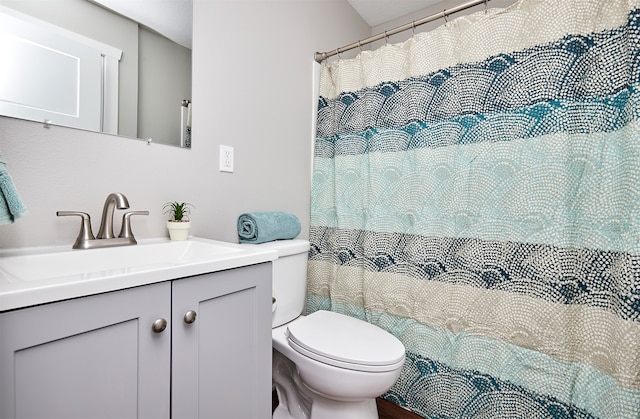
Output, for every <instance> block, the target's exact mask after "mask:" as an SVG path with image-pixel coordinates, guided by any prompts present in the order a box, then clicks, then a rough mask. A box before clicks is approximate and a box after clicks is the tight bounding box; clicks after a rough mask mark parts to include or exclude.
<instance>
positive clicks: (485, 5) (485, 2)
mask: <svg viewBox="0 0 640 419" xmlns="http://www.w3.org/2000/svg"><path fill="white" fill-rule="evenodd" d="M487 3H489V0H484V14H485V15H486V14H487Z"/></svg>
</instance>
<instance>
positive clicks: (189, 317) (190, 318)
mask: <svg viewBox="0 0 640 419" xmlns="http://www.w3.org/2000/svg"><path fill="white" fill-rule="evenodd" d="M195 321H196V312H195V311H193V310H189V311H187V312H186V313H184V322H185V323H186V324H191V323H193V322H195Z"/></svg>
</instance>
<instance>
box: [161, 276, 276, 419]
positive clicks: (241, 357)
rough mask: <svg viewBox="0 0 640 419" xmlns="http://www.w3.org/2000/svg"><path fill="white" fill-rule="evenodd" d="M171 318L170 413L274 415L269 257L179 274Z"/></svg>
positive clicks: (226, 418)
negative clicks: (213, 270) (183, 278)
mask: <svg viewBox="0 0 640 419" xmlns="http://www.w3.org/2000/svg"><path fill="white" fill-rule="evenodd" d="M256 278H260V279H261V280H259V281H256ZM191 312H195V314H196V317H195V321H194V322H192V323H189V321H190V320H191V319H192V317H191V318H190V317H189V316H190V315H191V314H192V313H191ZM172 324H173V349H172V351H173V367H172V378H171V380H172V386H171V410H172V417H173V418H202V419H208V418H220V419H233V418H238V419H251V418H265V419H266V418H270V417H271V264H270V263H263V264H260V265H253V266H248V267H245V268H242V269H233V270H228V271H222V272H216V273H213V274H207V275H200V276H198V277H193V278H189V280H188V281H175V282H174V284H173V318H172Z"/></svg>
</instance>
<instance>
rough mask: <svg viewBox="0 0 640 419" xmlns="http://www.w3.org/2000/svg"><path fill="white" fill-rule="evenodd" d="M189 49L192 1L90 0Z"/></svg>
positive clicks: (190, 42)
mask: <svg viewBox="0 0 640 419" xmlns="http://www.w3.org/2000/svg"><path fill="white" fill-rule="evenodd" d="M91 1H93V2H96V3H99V4H101V5H102V6H104V7H106V8H107V9H111V10H113V11H115V12H116V13H119V14H121V15H123V16H127V17H128V18H130V19H133V20H135V21H137V22H139V23H141V24H143V25H144V26H146V27H148V28H151V29H153V30H154V31H156V32H158V33H160V34H162V35H164V36H166V37H167V38H169V39H171V40H172V41H173V42H175V43H177V44H180V45H182V46H184V47H187V48H189V49H191V45H192V36H191V32H192V30H191V26H192V25H191V23H192V16H193V2H192V0H135V1H132V0H91Z"/></svg>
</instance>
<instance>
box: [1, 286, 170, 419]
mask: <svg viewBox="0 0 640 419" xmlns="http://www.w3.org/2000/svg"><path fill="white" fill-rule="evenodd" d="M170 301H171V284H170V283H169V282H165V283H160V284H154V285H149V286H144V287H139V288H132V289H128V290H123V291H117V292H111V293H105V294H99V295H94V296H89V297H83V298H78V299H73V300H68V301H62V302H58V303H52V304H46V305H42V306H37V307H31V308H25V309H21V310H16V311H11V312H6V313H2V314H0V336H2V338H1V339H0V418H3V419H4V418H29V419H35V418H82V419H87V418H110V419H113V418H120V419H123V418H154V419H155V418H163V417H164V418H166V417H168V416H169V380H170V348H171V341H170V339H171V333H170V326H169V325H167V328H166V330H164V332H162V333H155V332H153V331H152V329H151V326H152V324H153V322H154V321H155V320H156V319H158V318H164V319H166V320H167V322H169V321H170V317H169V316H170Z"/></svg>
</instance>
